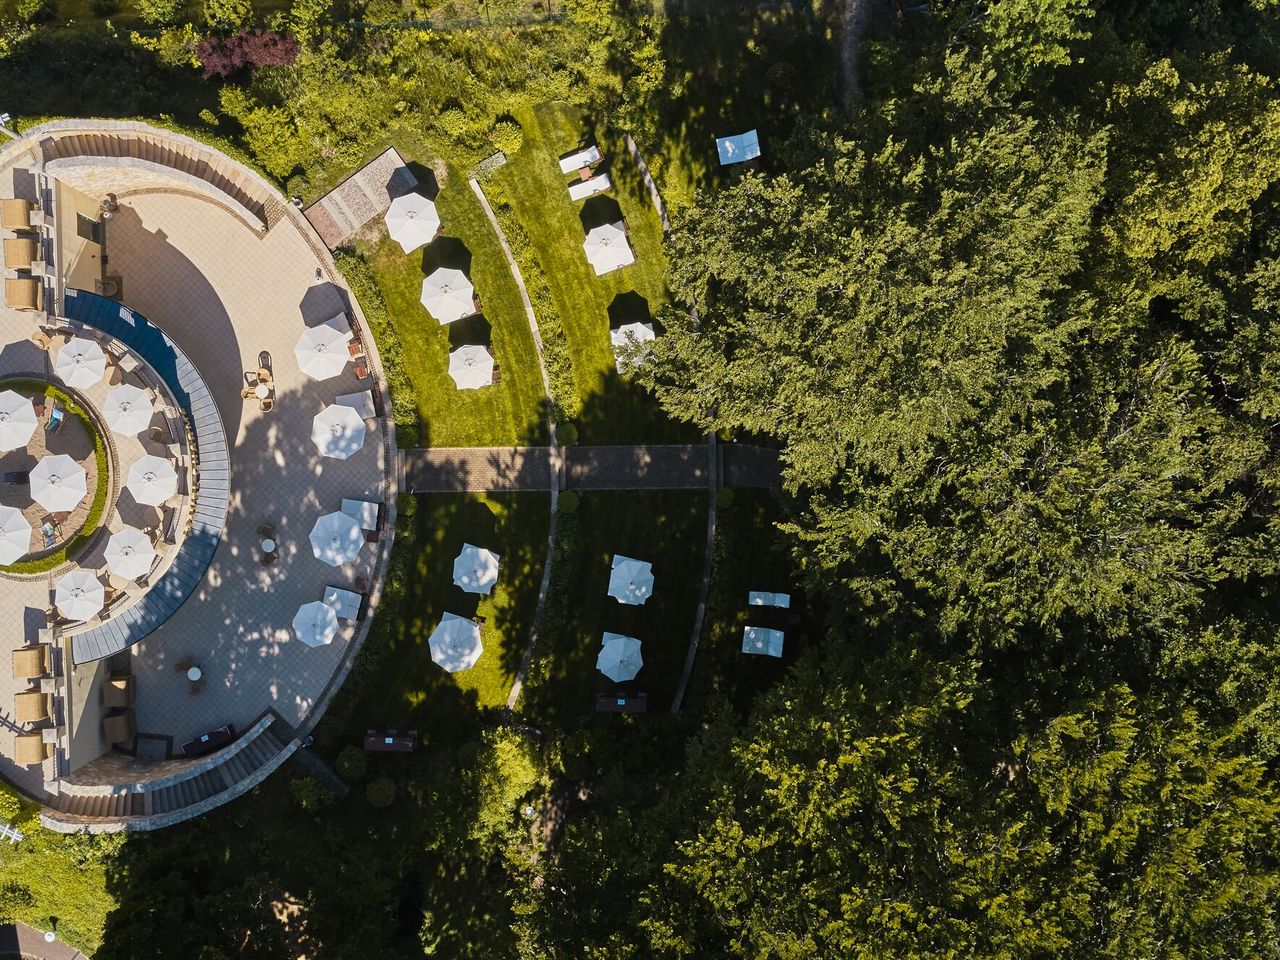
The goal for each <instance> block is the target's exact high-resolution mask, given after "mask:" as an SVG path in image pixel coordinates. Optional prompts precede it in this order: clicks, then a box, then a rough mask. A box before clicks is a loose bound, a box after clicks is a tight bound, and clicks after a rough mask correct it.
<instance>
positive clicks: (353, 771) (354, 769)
mask: <svg viewBox="0 0 1280 960" xmlns="http://www.w3.org/2000/svg"><path fill="white" fill-rule="evenodd" d="M367 769H368V762H367V761H366V760H365V756H364V751H363V750H361V749H360V748H359V747H343V748H342V750H340V751H339V752H338V776H340V777H341V778H342V779H343V780H363V779H364V775H365V772H366V770H367Z"/></svg>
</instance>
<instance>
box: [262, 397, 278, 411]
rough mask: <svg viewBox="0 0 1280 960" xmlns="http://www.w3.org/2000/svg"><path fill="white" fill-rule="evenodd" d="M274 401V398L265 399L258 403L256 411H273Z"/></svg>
mask: <svg viewBox="0 0 1280 960" xmlns="http://www.w3.org/2000/svg"><path fill="white" fill-rule="evenodd" d="M275 406H276V401H275V398H274V397H266V398H265V399H262V400H259V401H258V409H259V410H261V411H262V412H263V413H270V412H271V411H272V410H274V409H275Z"/></svg>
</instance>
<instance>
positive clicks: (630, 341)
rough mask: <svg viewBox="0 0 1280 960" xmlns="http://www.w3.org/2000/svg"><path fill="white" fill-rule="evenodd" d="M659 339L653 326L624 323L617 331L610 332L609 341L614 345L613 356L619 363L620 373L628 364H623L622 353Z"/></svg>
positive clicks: (639, 323)
mask: <svg viewBox="0 0 1280 960" xmlns="http://www.w3.org/2000/svg"><path fill="white" fill-rule="evenodd" d="M656 338H657V334H655V333H654V332H653V324H650V323H641V322H640V321H638V320H637V321H635V322H634V323H624V324H623V325H622V326H620V327H618V328H617V329H616V330H610V331H609V340H610V341H611V342H612V343H613V354H614V358H615V360H616V363H617V367H618V371H619V372H622V368H623V367H624V366H626V365H627V364H624V363H623V360H622V357H621V356H620V355H619V354H620V353H621V352H623V351H625V350H627V349H629V348H631V347H634V346H637V345H639V344H641V343H648V342H649V341H650V340H654V339H656Z"/></svg>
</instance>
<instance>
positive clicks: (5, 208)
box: [0, 200, 34, 230]
mask: <svg viewBox="0 0 1280 960" xmlns="http://www.w3.org/2000/svg"><path fill="white" fill-rule="evenodd" d="M33 210H34V207H33V205H32V204H31V203H30V202H29V201H26V200H0V226H2V227H4V228H5V229H6V230H30V229H31V213H32V211H33Z"/></svg>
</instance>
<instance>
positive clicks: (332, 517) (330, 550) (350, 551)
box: [311, 513, 364, 567]
mask: <svg viewBox="0 0 1280 960" xmlns="http://www.w3.org/2000/svg"><path fill="white" fill-rule="evenodd" d="M363 546H364V530H362V529H361V527H360V521H359V520H357V519H356V518H355V517H353V516H350V515H349V514H345V513H326V514H325V515H324V516H323V517H321V518H320V519H319V520H317V521H316V525H315V526H314V527H312V528H311V552H312V553H314V554H315V555H316V557H317V559H320V560H323V561H324V562H325V563H327V564H328V565H329V566H331V567H340V566H342V565H343V564H344V563H350V562H351V561H352V560H354V559H355V558H356V556H357V555H358V554H359V553H360V548H361V547H363Z"/></svg>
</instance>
